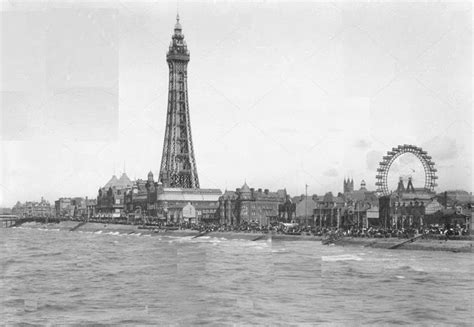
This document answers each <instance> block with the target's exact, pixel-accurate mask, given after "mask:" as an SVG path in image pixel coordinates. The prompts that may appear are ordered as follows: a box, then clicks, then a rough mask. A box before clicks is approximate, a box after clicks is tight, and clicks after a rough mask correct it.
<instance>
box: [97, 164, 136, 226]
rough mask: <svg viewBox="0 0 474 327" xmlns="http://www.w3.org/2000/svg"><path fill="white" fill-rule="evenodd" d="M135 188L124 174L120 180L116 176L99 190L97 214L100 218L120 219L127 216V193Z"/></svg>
mask: <svg viewBox="0 0 474 327" xmlns="http://www.w3.org/2000/svg"><path fill="white" fill-rule="evenodd" d="M132 186H133V183H132V181H131V180H130V178H129V177H128V176H127V174H126V173H123V174H122V176H121V177H120V179H117V177H116V176H115V175H113V176H112V178H111V179H110V180H109V181H108V182H107V184H105V185H104V186H103V187H101V188H100V189H99V192H98V196H97V206H96V214H98V215H99V216H110V217H120V216H123V215H125V210H124V209H125V193H126V192H127V191H128V190H130V189H131V188H132Z"/></svg>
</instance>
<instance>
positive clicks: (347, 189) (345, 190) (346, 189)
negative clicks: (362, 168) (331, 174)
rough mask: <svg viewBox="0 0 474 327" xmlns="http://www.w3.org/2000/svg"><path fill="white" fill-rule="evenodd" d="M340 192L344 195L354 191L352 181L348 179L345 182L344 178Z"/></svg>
mask: <svg viewBox="0 0 474 327" xmlns="http://www.w3.org/2000/svg"><path fill="white" fill-rule="evenodd" d="M342 190H343V193H344V194H346V193H350V192H352V191H354V180H353V179H349V178H348V179H347V180H346V179H345V178H344V185H343V188H342Z"/></svg>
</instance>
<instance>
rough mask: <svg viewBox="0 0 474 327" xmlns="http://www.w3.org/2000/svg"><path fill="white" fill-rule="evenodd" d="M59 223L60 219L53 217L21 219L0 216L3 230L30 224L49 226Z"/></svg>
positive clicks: (14, 216) (15, 216) (12, 216)
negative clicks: (49, 224) (48, 224)
mask: <svg viewBox="0 0 474 327" xmlns="http://www.w3.org/2000/svg"><path fill="white" fill-rule="evenodd" d="M59 221H60V219H59V218H52V217H19V216H17V215H0V222H1V228H10V227H17V226H21V225H22V224H24V223H29V222H37V223H43V224H47V223H57V222H59Z"/></svg>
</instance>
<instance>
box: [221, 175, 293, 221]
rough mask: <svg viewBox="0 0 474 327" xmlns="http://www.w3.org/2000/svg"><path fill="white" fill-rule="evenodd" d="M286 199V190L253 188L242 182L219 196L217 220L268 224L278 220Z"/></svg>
mask: <svg viewBox="0 0 474 327" xmlns="http://www.w3.org/2000/svg"><path fill="white" fill-rule="evenodd" d="M288 199H289V196H288V194H287V193H286V190H278V191H276V192H270V191H269V190H268V189H266V190H263V191H262V189H258V190H255V189H253V188H249V187H248V185H247V183H244V185H243V186H242V187H241V188H238V189H236V190H235V191H225V192H224V194H223V195H222V196H221V197H220V198H219V220H220V223H221V224H224V225H239V224H242V223H251V222H254V223H258V224H259V225H268V224H270V222H272V221H277V220H278V218H279V216H280V215H281V213H282V207H283V205H284V204H285V203H287V201H288Z"/></svg>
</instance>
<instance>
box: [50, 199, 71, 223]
mask: <svg viewBox="0 0 474 327" xmlns="http://www.w3.org/2000/svg"><path fill="white" fill-rule="evenodd" d="M54 209H55V214H56V217H57V218H66V219H69V218H72V217H73V216H74V207H73V205H72V203H71V198H59V199H58V200H56V201H54Z"/></svg>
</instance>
